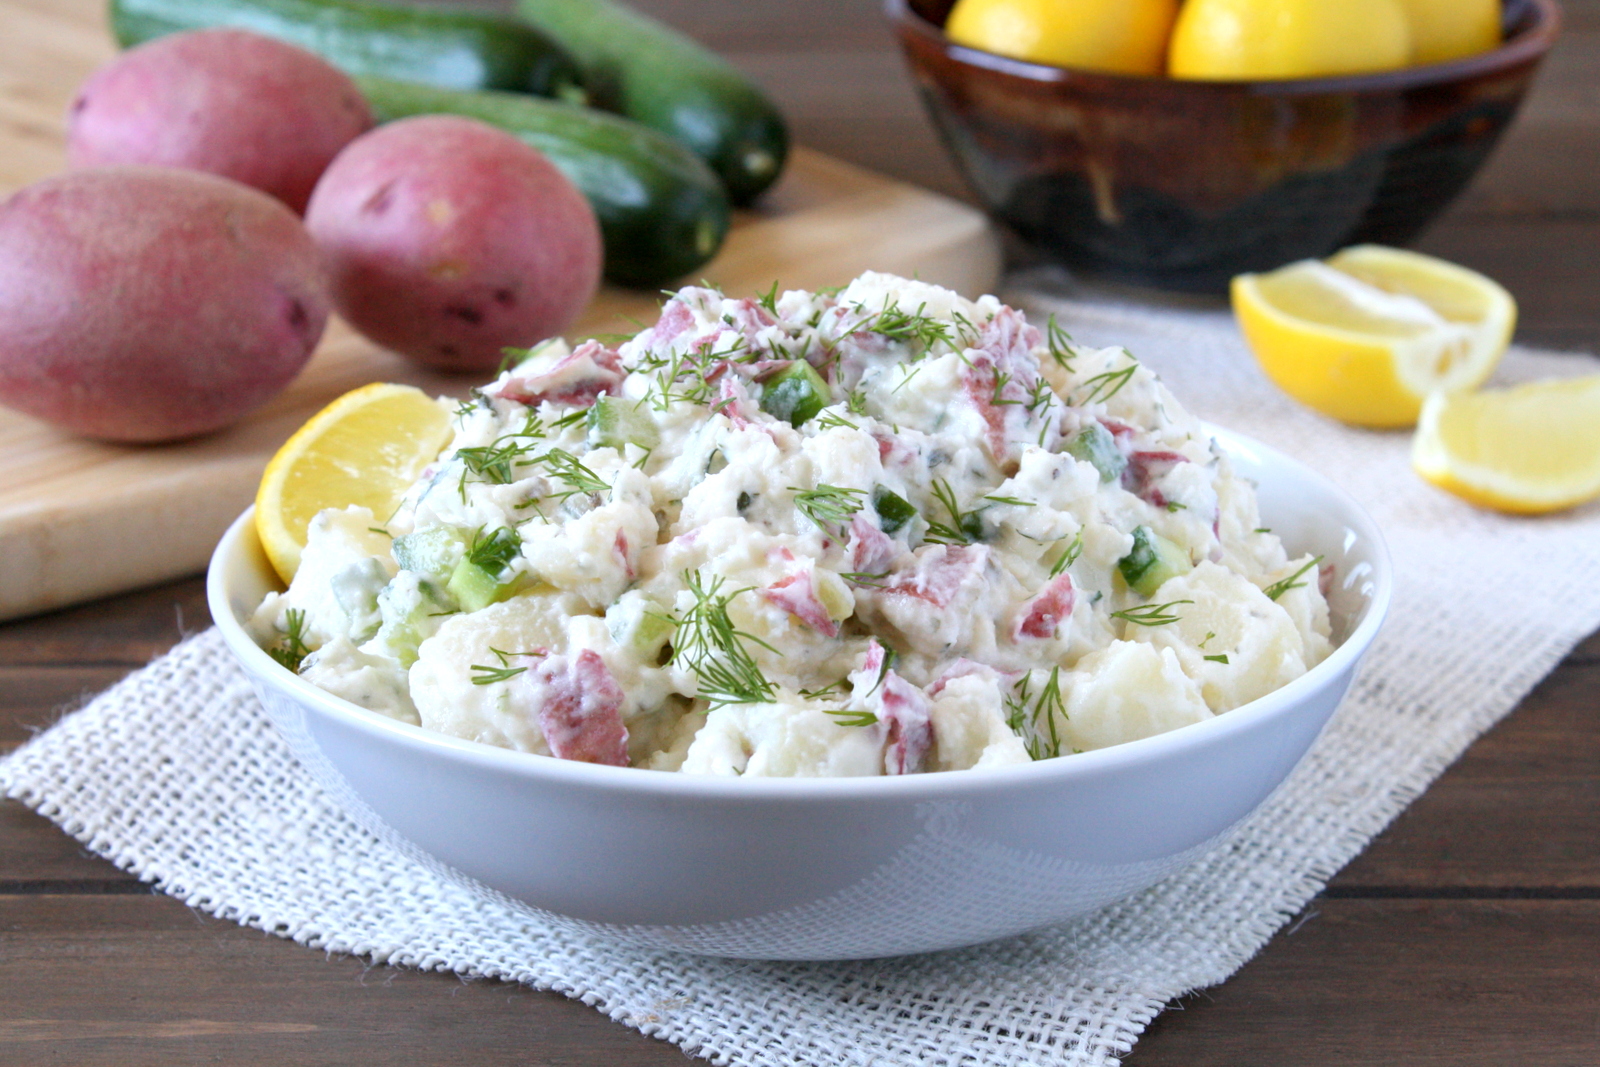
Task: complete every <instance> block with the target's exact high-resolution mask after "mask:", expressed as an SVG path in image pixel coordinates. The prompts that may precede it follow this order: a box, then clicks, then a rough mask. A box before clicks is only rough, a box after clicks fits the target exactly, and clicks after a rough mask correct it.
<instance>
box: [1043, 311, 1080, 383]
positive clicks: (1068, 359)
mask: <svg viewBox="0 0 1600 1067" xmlns="http://www.w3.org/2000/svg"><path fill="white" fill-rule="evenodd" d="M1044 343H1045V345H1046V346H1047V347H1048V348H1049V349H1050V358H1051V359H1053V360H1055V361H1056V365H1057V366H1059V367H1060V368H1061V369H1062V370H1065V371H1068V372H1069V373H1070V372H1071V370H1072V347H1073V345H1072V335H1071V334H1069V333H1067V331H1066V330H1063V329H1062V328H1061V326H1060V324H1058V323H1057V322H1056V317H1055V314H1054V313H1052V314H1051V315H1050V319H1049V321H1048V322H1046V323H1045V326H1044Z"/></svg>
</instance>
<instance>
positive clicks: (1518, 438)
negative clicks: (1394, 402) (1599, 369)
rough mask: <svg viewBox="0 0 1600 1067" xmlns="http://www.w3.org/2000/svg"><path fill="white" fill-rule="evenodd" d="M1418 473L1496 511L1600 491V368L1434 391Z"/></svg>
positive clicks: (1560, 503)
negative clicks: (1578, 374) (1475, 389)
mask: <svg viewBox="0 0 1600 1067" xmlns="http://www.w3.org/2000/svg"><path fill="white" fill-rule="evenodd" d="M1411 465H1412V466H1413V467H1415V468H1416V471H1417V473H1418V474H1420V475H1422V477H1424V478H1426V479H1427V480H1428V481H1430V482H1432V483H1433V484H1434V485H1437V486H1439V487H1440V488H1441V489H1447V490H1449V491H1450V492H1452V493H1454V494H1456V495H1457V496H1459V497H1462V498H1464V499H1466V500H1469V501H1471V502H1472V503H1474V504H1479V505H1481V506H1483V507H1488V508H1494V509H1496V510H1498V511H1510V512H1515V513H1518V514H1524V515H1534V514H1540V513H1542V512H1547V511H1558V510H1560V509H1562V508H1569V507H1572V506H1574V505H1576V504H1581V503H1583V502H1585V501H1587V500H1593V499H1595V498H1597V497H1600V374H1594V375H1590V376H1588V377H1585V378H1573V379H1569V380H1565V381H1542V382H1530V383H1528V384H1527V385H1519V386H1516V387H1515V388H1512V389H1491V390H1485V391H1484V392H1481V393H1457V394H1449V395H1447V394H1444V393H1440V394H1437V395H1435V396H1431V397H1429V398H1428V402H1427V404H1425V405H1424V406H1423V408H1422V421H1421V423H1420V424H1418V426H1417V435H1416V437H1415V439H1414V440H1413V441H1412V445H1411Z"/></svg>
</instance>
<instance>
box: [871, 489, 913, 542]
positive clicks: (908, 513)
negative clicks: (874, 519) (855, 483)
mask: <svg viewBox="0 0 1600 1067" xmlns="http://www.w3.org/2000/svg"><path fill="white" fill-rule="evenodd" d="M872 510H874V511H876V512H877V513H878V526H879V527H880V528H882V530H883V532H884V533H886V534H892V533H896V532H897V531H899V529H900V527H902V526H904V525H905V524H906V523H908V522H910V521H911V520H912V519H913V518H914V517H915V516H916V514H917V509H916V508H914V507H912V506H911V504H910V503H909V502H907V500H906V498H905V497H903V496H901V495H900V494H899V493H896V492H895V491H894V490H892V489H885V488H884V487H883V486H881V485H880V486H876V487H874V488H873V490H872Z"/></svg>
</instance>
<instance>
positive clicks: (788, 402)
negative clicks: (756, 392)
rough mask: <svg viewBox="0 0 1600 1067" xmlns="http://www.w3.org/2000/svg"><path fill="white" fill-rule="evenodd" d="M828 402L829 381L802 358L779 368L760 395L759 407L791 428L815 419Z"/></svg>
mask: <svg viewBox="0 0 1600 1067" xmlns="http://www.w3.org/2000/svg"><path fill="white" fill-rule="evenodd" d="M828 403H829V397H828V383H827V382H825V381H823V380H822V375H820V374H818V373H817V372H816V369H815V368H813V367H812V366H811V364H809V363H807V362H806V361H805V360H803V359H797V360H795V361H794V362H793V363H790V364H789V365H788V366H787V367H785V368H784V369H783V370H781V371H779V372H778V374H777V375H776V376H775V377H773V378H772V380H771V381H769V382H767V387H766V390H765V391H764V392H763V393H762V394H761V410H762V411H765V412H766V413H767V414H768V415H771V416H772V417H773V418H775V419H785V420H787V421H788V423H789V425H790V426H794V427H799V426H801V425H802V424H804V423H806V422H808V421H810V420H811V419H814V418H816V417H817V412H819V411H821V410H822V409H823V408H825V407H827V406H828Z"/></svg>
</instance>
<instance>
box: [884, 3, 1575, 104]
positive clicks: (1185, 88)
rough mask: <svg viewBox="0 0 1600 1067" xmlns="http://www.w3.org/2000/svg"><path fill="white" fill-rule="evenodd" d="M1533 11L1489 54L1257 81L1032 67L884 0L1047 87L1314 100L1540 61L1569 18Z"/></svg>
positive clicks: (898, 13)
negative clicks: (1159, 88) (1144, 88)
mask: <svg viewBox="0 0 1600 1067" xmlns="http://www.w3.org/2000/svg"><path fill="white" fill-rule="evenodd" d="M1525 2H1526V3H1527V4H1528V5H1529V7H1530V8H1531V10H1532V12H1533V18H1532V22H1531V23H1530V24H1529V25H1528V26H1527V27H1526V28H1525V29H1524V30H1523V31H1522V32H1520V33H1517V34H1515V35H1514V36H1512V37H1511V38H1510V39H1508V40H1506V41H1503V42H1502V43H1501V44H1500V46H1499V47H1497V48H1492V49H1490V50H1489V51H1487V52H1480V53H1478V54H1476V55H1471V56H1465V57H1463V58H1461V59H1452V60H1447V61H1445V62H1443V63H1425V64H1420V65H1416V66H1409V67H1402V68H1400V69H1399V70H1386V71H1378V72H1376V73H1369V74H1337V75H1330V76H1327V77H1320V78H1283V79H1276V80H1259V81H1252V80H1246V79H1238V80H1226V79H1216V80H1212V79H1201V78H1171V77H1168V76H1167V75H1165V74H1117V73H1112V72H1110V71H1099V70H1087V69H1081V68H1077V67H1058V66H1052V65H1050V64H1048V63H1033V62H1029V61H1027V60H1022V59H1013V58H1011V57H1009V56H1002V55H998V54H996V53H994V52H985V51H982V50H981V49H977V48H970V47H968V46H966V45H959V44H956V43H955V42H954V41H952V40H950V38H949V37H947V36H945V32H944V27H942V26H936V25H934V24H933V23H932V22H929V21H928V20H927V19H926V18H924V17H923V16H922V15H920V14H919V13H917V12H916V11H914V10H912V8H911V5H910V0H883V8H884V13H885V15H886V16H887V17H888V19H889V21H890V22H891V23H893V24H894V25H896V26H897V27H898V28H899V29H900V30H901V32H902V33H904V34H915V35H917V36H919V37H921V38H923V39H925V40H927V41H930V42H932V43H933V44H934V45H936V46H937V47H940V48H941V49H942V50H943V51H944V53H945V54H946V55H947V56H949V57H950V58H951V59H953V60H955V61H957V62H959V63H961V64H962V65H964V66H968V67H977V68H980V69H983V70H989V71H994V72H996V73H999V74H1005V75H1010V76H1011V77H1015V78H1021V79H1023V80H1026V81H1033V82H1042V83H1047V84H1052V83H1053V84H1068V83H1072V82H1082V83H1086V84H1091V85H1092V84H1095V83H1099V84H1101V85H1104V86H1107V87H1109V86H1112V85H1116V84H1119V83H1121V84H1137V85H1154V84H1167V85H1173V86H1179V87H1181V88H1179V89H1178V90H1177V91H1180V92H1191V91H1192V92H1212V93H1234V94H1237V93H1240V92H1244V93H1249V94H1252V95H1260V96H1313V95H1318V94H1328V93H1374V92H1393V91H1397V90H1406V89H1416V88H1421V87H1424V86H1429V85H1440V84H1445V83H1448V82H1453V81H1457V80H1463V79H1467V78H1473V77H1478V76H1480V75H1484V74H1491V73H1495V72H1497V71H1500V70H1504V69H1507V68H1510V67H1515V66H1518V65H1519V64H1522V63H1525V62H1529V61H1532V60H1536V59H1538V58H1539V57H1540V56H1542V55H1544V53H1546V52H1548V51H1549V50H1550V47H1551V46H1552V45H1553V44H1554V43H1555V40H1556V38H1557V37H1558V36H1559V35H1560V33H1561V28H1562V24H1563V21H1564V16H1563V13H1562V9H1561V6H1560V4H1559V3H1557V2H1556V0H1525Z"/></svg>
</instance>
